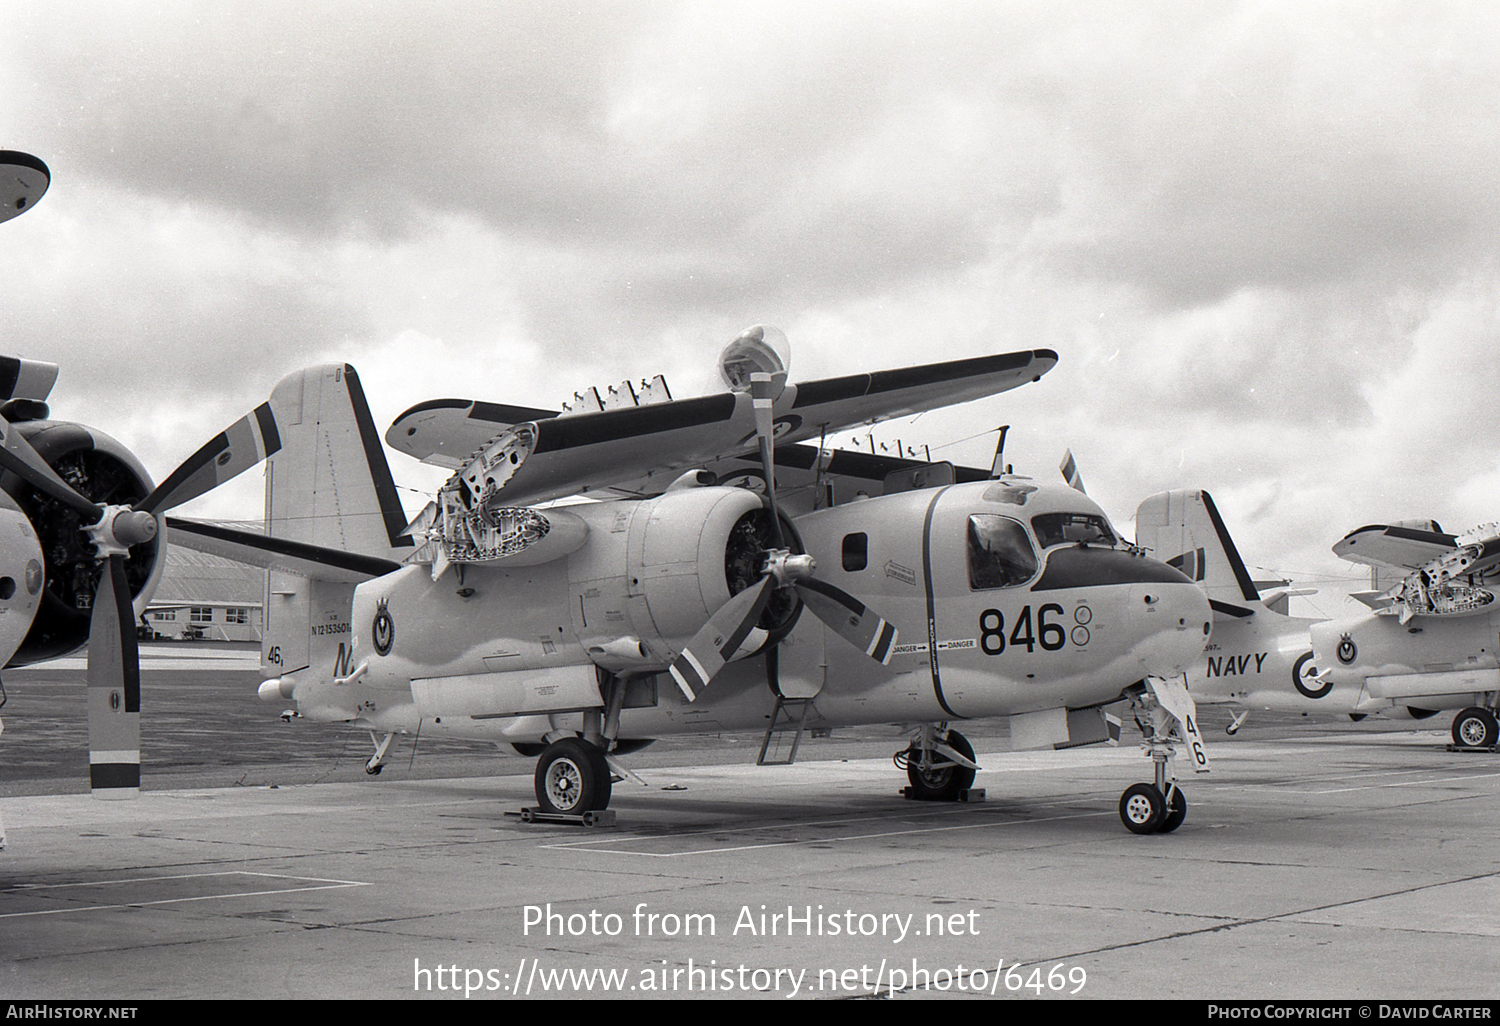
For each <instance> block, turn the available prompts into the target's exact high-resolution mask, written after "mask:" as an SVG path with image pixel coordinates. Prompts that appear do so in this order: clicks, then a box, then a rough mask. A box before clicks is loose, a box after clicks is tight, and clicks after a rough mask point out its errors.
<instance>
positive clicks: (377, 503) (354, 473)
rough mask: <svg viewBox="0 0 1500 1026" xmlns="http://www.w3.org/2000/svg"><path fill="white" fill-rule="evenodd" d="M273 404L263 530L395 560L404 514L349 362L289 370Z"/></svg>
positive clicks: (408, 545) (404, 545)
mask: <svg viewBox="0 0 1500 1026" xmlns="http://www.w3.org/2000/svg"><path fill="white" fill-rule="evenodd" d="M271 409H272V411H273V412H274V413H275V415H276V425H277V428H278V429H279V430H280V432H281V451H280V452H278V453H276V454H275V455H274V456H272V457H271V460H270V466H269V468H268V470H267V471H266V531H267V533H268V534H270V535H271V536H272V537H275V538H286V539H288V540H291V541H299V542H307V543H309V544H312V545H321V546H323V547H325V548H331V549H343V550H344V551H346V552H358V553H360V554H361V555H365V556H380V557H383V558H386V559H393V560H397V561H399V560H401V559H402V558H404V557H405V556H407V555H409V554H410V552H411V549H412V540H411V539H410V538H403V537H401V532H402V531H404V530H405V529H406V513H405V512H404V511H403V510H402V508H401V503H400V501H399V500H398V499H397V497H396V485H395V482H394V481H393V480H392V479H391V468H390V466H389V465H388V464H387V463H386V461H385V450H384V449H383V448H382V443H381V441H380V432H379V431H377V430H376V429H375V421H374V419H373V418H372V417H371V416H370V406H369V404H368V403H367V402H366V401H365V393H364V389H363V388H361V387H360V384H359V375H358V374H356V373H355V371H354V368H353V367H351V366H349V365H348V364H328V365H325V366H321V367H309V368H307V369H306V370H304V371H301V372H299V373H295V374H289V375H287V376H286V377H285V378H283V379H281V381H280V383H278V384H277V386H276V389H275V391H273V392H272V393H271Z"/></svg>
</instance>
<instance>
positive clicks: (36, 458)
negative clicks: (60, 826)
mask: <svg viewBox="0 0 1500 1026" xmlns="http://www.w3.org/2000/svg"><path fill="white" fill-rule="evenodd" d="M280 448H281V439H280V435H279V433H278V432H277V430H276V420H275V418H274V417H273V416H272V414H271V408H270V405H269V404H267V403H262V404H261V405H260V406H259V407H257V408H256V409H255V410H254V411H253V412H252V413H249V414H247V415H246V416H244V417H242V418H241V419H240V420H238V421H236V422H235V423H234V424H233V425H231V426H230V427H229V428H228V429H227V430H225V431H224V432H222V433H221V434H219V435H218V436H216V437H215V438H213V439H211V440H210V441H209V442H208V443H207V444H206V445H204V446H202V447H201V448H200V449H199V450H198V451H197V452H195V453H193V455H191V456H189V457H188V458H187V459H186V460H184V461H183V463H182V465H181V466H179V467H178V468H177V469H176V470H174V471H173V472H172V473H171V474H170V475H168V477H167V479H166V480H165V481H163V482H162V483H161V484H160V485H159V486H157V488H156V489H155V490H154V491H152V492H151V494H149V495H147V496H146V497H145V498H144V499H142V500H140V501H139V502H137V503H136V504H135V505H134V506H113V505H105V506H100V505H98V504H97V503H95V502H93V501H92V500H91V499H89V498H88V497H87V496H85V495H82V494H81V493H79V492H78V491H77V490H76V489H75V488H74V487H73V486H72V485H70V484H69V483H68V482H67V481H65V480H63V478H62V477H60V476H59V475H58V474H57V472H56V471H55V470H53V469H52V467H51V466H49V465H48V463H47V461H46V460H45V459H43V458H42V457H41V455H40V454H39V453H37V451H36V450H35V449H34V448H32V446H31V443H30V442H28V441H27V440H26V437H25V436H24V435H23V434H22V433H21V432H20V431H19V430H17V429H16V427H15V426H14V425H12V424H9V423H6V422H4V421H3V420H0V467H3V468H4V469H6V470H8V471H10V472H11V473H13V474H15V475H16V476H17V477H19V478H21V479H22V480H23V481H25V482H27V483H28V484H30V485H31V486H32V487H34V488H36V489H37V490H38V491H41V492H43V493H45V494H46V495H49V496H51V497H52V498H54V499H56V500H58V501H59V502H61V503H63V504H64V505H66V506H68V507H69V508H70V509H73V510H74V511H76V512H77V513H78V514H79V516H80V518H81V520H82V522H83V523H84V525H85V526H84V527H83V531H84V533H86V534H87V535H88V536H89V540H90V542H91V543H92V544H93V546H94V552H95V555H96V556H97V557H98V558H99V559H101V560H102V561H103V562H104V566H103V569H102V572H101V574H100V576H99V583H98V586H97V587H96V589H95V591H94V597H93V612H92V615H91V617H90V620H89V646H88V672H87V679H88V712H89V782H90V785H91V787H92V788H93V792H94V794H95V796H97V797H131V796H134V795H135V794H137V793H139V791H140V781H141V721H140V712H141V682H140V652H139V649H138V647H137V644H136V624H135V609H134V604H133V599H132V596H131V593H130V584H129V581H128V580H127V579H126V573H125V557H126V556H127V555H128V554H129V551H130V549H131V547H132V546H135V545H139V544H141V543H143V542H148V541H150V540H151V539H153V538H155V537H156V535H157V531H158V529H159V522H158V518H159V517H160V516H161V515H162V514H164V513H165V512H166V511H167V510H169V509H172V508H173V507H175V506H179V505H181V504H182V503H184V502H187V501H189V500H190V499H195V498H197V497H198V496H200V495H203V494H204V493H205V492H208V491H210V490H211V489H213V488H215V487H217V486H218V485H220V484H223V483H224V482H225V481H228V480H229V479H230V478H232V477H235V476H237V475H239V474H241V473H244V472H245V471H246V470H249V469H250V468H251V467H253V466H255V465H256V464H258V463H260V462H261V460H264V459H265V458H266V457H267V456H270V455H271V454H272V453H274V452H276V451H277V450H278V449H280Z"/></svg>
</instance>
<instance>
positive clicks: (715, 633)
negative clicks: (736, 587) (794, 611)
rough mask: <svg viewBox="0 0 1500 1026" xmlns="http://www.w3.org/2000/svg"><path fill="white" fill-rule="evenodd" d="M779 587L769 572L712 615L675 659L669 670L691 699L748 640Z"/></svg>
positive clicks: (691, 699) (683, 691)
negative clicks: (768, 574)
mask: <svg viewBox="0 0 1500 1026" xmlns="http://www.w3.org/2000/svg"><path fill="white" fill-rule="evenodd" d="M775 590H776V580H775V578H773V577H770V576H766V577H762V578H761V579H760V581H759V582H758V583H756V584H755V585H753V586H751V587H749V588H746V589H745V590H744V591H742V592H740V593H739V594H738V595H736V596H734V597H733V598H731V599H730V600H729V601H728V602H726V603H724V604H723V605H722V606H720V607H719V611H718V612H717V613H715V614H714V615H713V616H711V617H709V618H708V623H706V624H704V625H703V627H702V629H700V630H699V631H698V633H697V634H694V635H693V640H692V641H689V642H688V643H687V646H686V647H685V648H684V649H683V650H682V654H681V655H679V656H678V657H677V658H676V659H674V660H673V661H672V665H671V666H670V667H668V668H667V672H668V673H670V674H671V675H672V679H673V680H675V681H676V682H677V686H678V687H679V688H681V689H682V693H683V695H684V696H685V697H686V698H687V700H688V701H689V702H691V701H693V700H694V699H695V698H697V697H698V692H699V691H701V690H702V689H703V688H705V687H707V686H708V685H709V683H710V682H712V681H713V679H714V677H716V676H717V675H718V673H719V671H720V670H722V669H723V668H724V664H725V663H727V662H729V657H730V656H732V655H734V653H735V651H736V650H738V649H739V647H740V645H742V644H744V641H745V638H746V637H748V636H749V634H750V631H751V630H753V629H754V627H755V621H756V620H759V619H760V614H761V613H763V612H765V609H766V603H767V602H769V601H770V600H771V592H773V591H775Z"/></svg>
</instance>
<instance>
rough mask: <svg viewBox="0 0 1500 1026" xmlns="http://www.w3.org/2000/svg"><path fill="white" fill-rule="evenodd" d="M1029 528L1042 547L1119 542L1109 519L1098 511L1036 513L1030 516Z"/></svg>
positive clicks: (1110, 544) (1111, 544) (1114, 543)
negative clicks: (1034, 533)
mask: <svg viewBox="0 0 1500 1026" xmlns="http://www.w3.org/2000/svg"><path fill="white" fill-rule="evenodd" d="M1031 529H1032V530H1033V531H1035V532H1036V540H1037V543H1038V544H1039V545H1041V547H1042V548H1044V549H1050V548H1051V547H1052V546H1054V545H1073V544H1077V543H1079V542H1082V543H1083V544H1085V545H1109V546H1114V545H1117V544H1119V539H1118V538H1116V537H1115V532H1114V531H1113V530H1111V529H1110V526H1109V521H1108V520H1106V519H1105V518H1104V517H1103V516H1101V515H1099V514H1098V513H1038V514H1037V515H1036V516H1034V517H1032V518H1031Z"/></svg>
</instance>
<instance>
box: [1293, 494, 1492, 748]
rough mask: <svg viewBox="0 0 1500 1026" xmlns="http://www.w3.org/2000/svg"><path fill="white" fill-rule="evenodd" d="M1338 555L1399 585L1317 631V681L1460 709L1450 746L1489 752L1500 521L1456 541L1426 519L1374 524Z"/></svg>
mask: <svg viewBox="0 0 1500 1026" xmlns="http://www.w3.org/2000/svg"><path fill="white" fill-rule="evenodd" d="M1333 551H1334V552H1335V553H1337V554H1338V555H1339V556H1341V557H1343V558H1344V559H1347V560H1350V561H1352V562H1355V563H1362V564H1365V565H1368V566H1371V567H1374V568H1376V570H1377V571H1384V572H1386V573H1388V574H1394V575H1395V576H1396V577H1397V579H1396V580H1395V582H1394V584H1392V585H1391V586H1390V587H1388V588H1384V589H1379V588H1376V589H1372V590H1370V591H1367V592H1361V593H1358V594H1357V595H1356V596H1355V597H1356V598H1359V599H1361V600H1362V601H1363V602H1365V603H1366V604H1367V605H1369V606H1370V607H1371V609H1372V610H1373V611H1372V612H1371V613H1369V614H1367V615H1365V616H1363V617H1359V618H1357V619H1352V620H1341V621H1338V622H1335V623H1326V624H1319V625H1317V626H1315V627H1314V628H1313V630H1312V645H1313V650H1314V652H1315V653H1316V655H1315V659H1316V661H1317V664H1318V666H1319V667H1320V670H1319V671H1318V679H1319V680H1320V681H1322V682H1324V686H1328V687H1339V686H1345V687H1357V688H1359V689H1360V693H1361V697H1362V698H1363V700H1364V701H1365V702H1366V703H1367V705H1377V704H1386V703H1395V704H1398V705H1404V706H1406V708H1407V709H1409V710H1411V712H1412V713H1413V715H1432V714H1433V713H1436V712H1438V711H1439V710H1442V709H1458V710H1459V712H1458V714H1457V715H1456V716H1455V717H1454V719H1453V728H1452V736H1453V743H1454V744H1455V745H1457V746H1459V747H1462V748H1492V747H1493V746H1494V745H1495V744H1496V743H1497V741H1500V737H1497V733H1500V731H1497V727H1496V711H1497V709H1500V659H1497V650H1496V642H1497V639H1500V609H1497V605H1496V602H1495V588H1496V583H1497V580H1500V525H1497V524H1485V525H1482V526H1480V527H1477V528H1475V529H1474V530H1472V531H1470V532H1468V533H1466V534H1462V535H1452V534H1447V533H1445V532H1444V531H1443V530H1442V528H1441V527H1439V526H1438V525H1437V524H1436V523H1434V522H1433V521H1430V520H1429V521H1418V522H1403V523H1396V524H1374V525H1371V526H1368V527H1361V528H1360V529H1359V530H1357V531H1351V532H1350V533H1349V534H1347V535H1345V536H1344V537H1343V538H1342V539H1340V540H1339V542H1338V543H1337V544H1336V545H1334V547H1333ZM1362 708H1363V707H1362Z"/></svg>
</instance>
